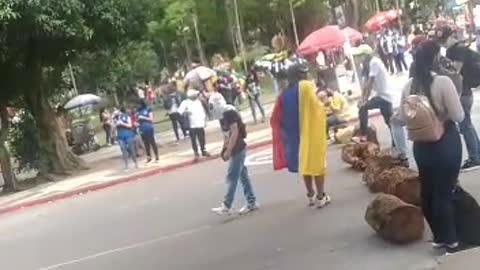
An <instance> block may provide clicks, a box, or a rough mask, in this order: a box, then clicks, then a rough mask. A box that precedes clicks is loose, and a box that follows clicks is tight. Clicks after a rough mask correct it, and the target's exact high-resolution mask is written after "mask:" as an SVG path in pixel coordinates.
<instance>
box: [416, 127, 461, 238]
mask: <svg viewBox="0 0 480 270" xmlns="http://www.w3.org/2000/svg"><path fill="white" fill-rule="evenodd" d="M413 153H414V156H415V161H416V162H417V166H418V172H419V177H420V185H421V186H420V189H421V206H422V211H423V214H424V216H425V219H426V220H427V222H428V224H429V226H430V229H431V230H432V232H433V237H434V241H435V242H436V243H444V244H453V243H456V242H457V234H456V229H455V220H454V206H453V191H454V188H455V185H456V183H457V179H458V175H459V173H460V167H461V163H462V141H461V139H460V134H459V132H458V129H457V127H456V125H455V124H454V123H450V124H449V125H448V127H446V129H445V134H444V135H443V137H442V138H441V139H440V140H439V141H438V142H433V143H425V142H414V144H413Z"/></svg>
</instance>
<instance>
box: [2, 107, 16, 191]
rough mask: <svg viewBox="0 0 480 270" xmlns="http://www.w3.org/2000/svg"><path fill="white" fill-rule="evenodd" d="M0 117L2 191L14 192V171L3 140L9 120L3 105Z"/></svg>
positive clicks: (4, 139) (7, 129) (6, 133)
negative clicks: (0, 124)
mask: <svg viewBox="0 0 480 270" xmlns="http://www.w3.org/2000/svg"><path fill="white" fill-rule="evenodd" d="M0 118H1V123H2V126H1V129H0V164H1V168H2V176H3V181H4V185H3V191H6V192H15V191H17V179H16V176H15V173H14V172H13V167H12V160H11V158H10V153H9V151H8V149H7V147H6V145H5V142H6V141H7V138H8V132H9V126H10V122H9V119H8V111H7V107H6V106H5V105H2V106H0Z"/></svg>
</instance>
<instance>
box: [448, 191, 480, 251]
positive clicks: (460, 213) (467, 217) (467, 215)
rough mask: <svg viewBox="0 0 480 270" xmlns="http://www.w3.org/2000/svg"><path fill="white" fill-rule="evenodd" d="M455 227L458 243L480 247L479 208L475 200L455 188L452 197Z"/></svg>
mask: <svg viewBox="0 0 480 270" xmlns="http://www.w3.org/2000/svg"><path fill="white" fill-rule="evenodd" d="M453 202H454V213H455V225H456V230H457V236H458V239H459V240H460V242H462V243H464V244H467V245H475V246H478V245H480V229H479V228H480V206H479V205H478V203H477V201H476V200H475V198H473V196H472V195H470V194H469V193H468V192H466V191H465V190H464V189H463V188H462V187H460V186H457V187H456V188H455V191H454V195H453Z"/></svg>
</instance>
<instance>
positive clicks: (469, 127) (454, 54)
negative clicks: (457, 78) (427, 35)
mask: <svg viewBox="0 0 480 270" xmlns="http://www.w3.org/2000/svg"><path fill="white" fill-rule="evenodd" d="M454 34H455V33H454V31H453V30H452V29H451V28H450V27H448V26H446V27H443V28H442V29H440V30H439V31H437V38H438V41H439V42H440V43H442V44H444V46H446V47H447V58H449V59H450V60H452V61H454V63H455V64H454V65H455V66H457V68H458V69H459V70H460V74H461V75H462V76H463V87H462V93H461V96H460V101H461V103H462V107H463V110H464V112H465V119H464V120H463V121H462V122H461V123H460V132H461V133H462V135H463V138H464V140H465V144H466V146H467V151H468V159H467V160H466V161H465V163H464V165H463V166H462V170H464V171H466V170H472V169H476V168H480V140H479V137H478V134H477V131H476V129H475V126H474V125H473V123H472V115H471V113H472V107H473V101H474V99H473V92H472V88H476V87H478V86H479V85H480V54H478V53H477V52H475V51H472V50H471V49H470V48H468V46H467V45H466V44H465V42H463V41H458V40H457V39H456V38H455V37H454Z"/></svg>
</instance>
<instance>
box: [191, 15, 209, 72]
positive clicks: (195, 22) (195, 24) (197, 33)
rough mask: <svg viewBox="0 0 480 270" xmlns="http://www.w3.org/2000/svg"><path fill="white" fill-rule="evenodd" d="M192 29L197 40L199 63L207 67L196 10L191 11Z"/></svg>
mask: <svg viewBox="0 0 480 270" xmlns="http://www.w3.org/2000/svg"><path fill="white" fill-rule="evenodd" d="M193 29H194V31H195V39H196V40H197V50H198V56H199V57H200V62H201V63H202V65H204V66H208V61H207V57H206V56H205V52H204V51H203V46H202V39H201V38H200V30H199V29H198V14H197V10H196V8H195V9H194V10H193Z"/></svg>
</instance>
